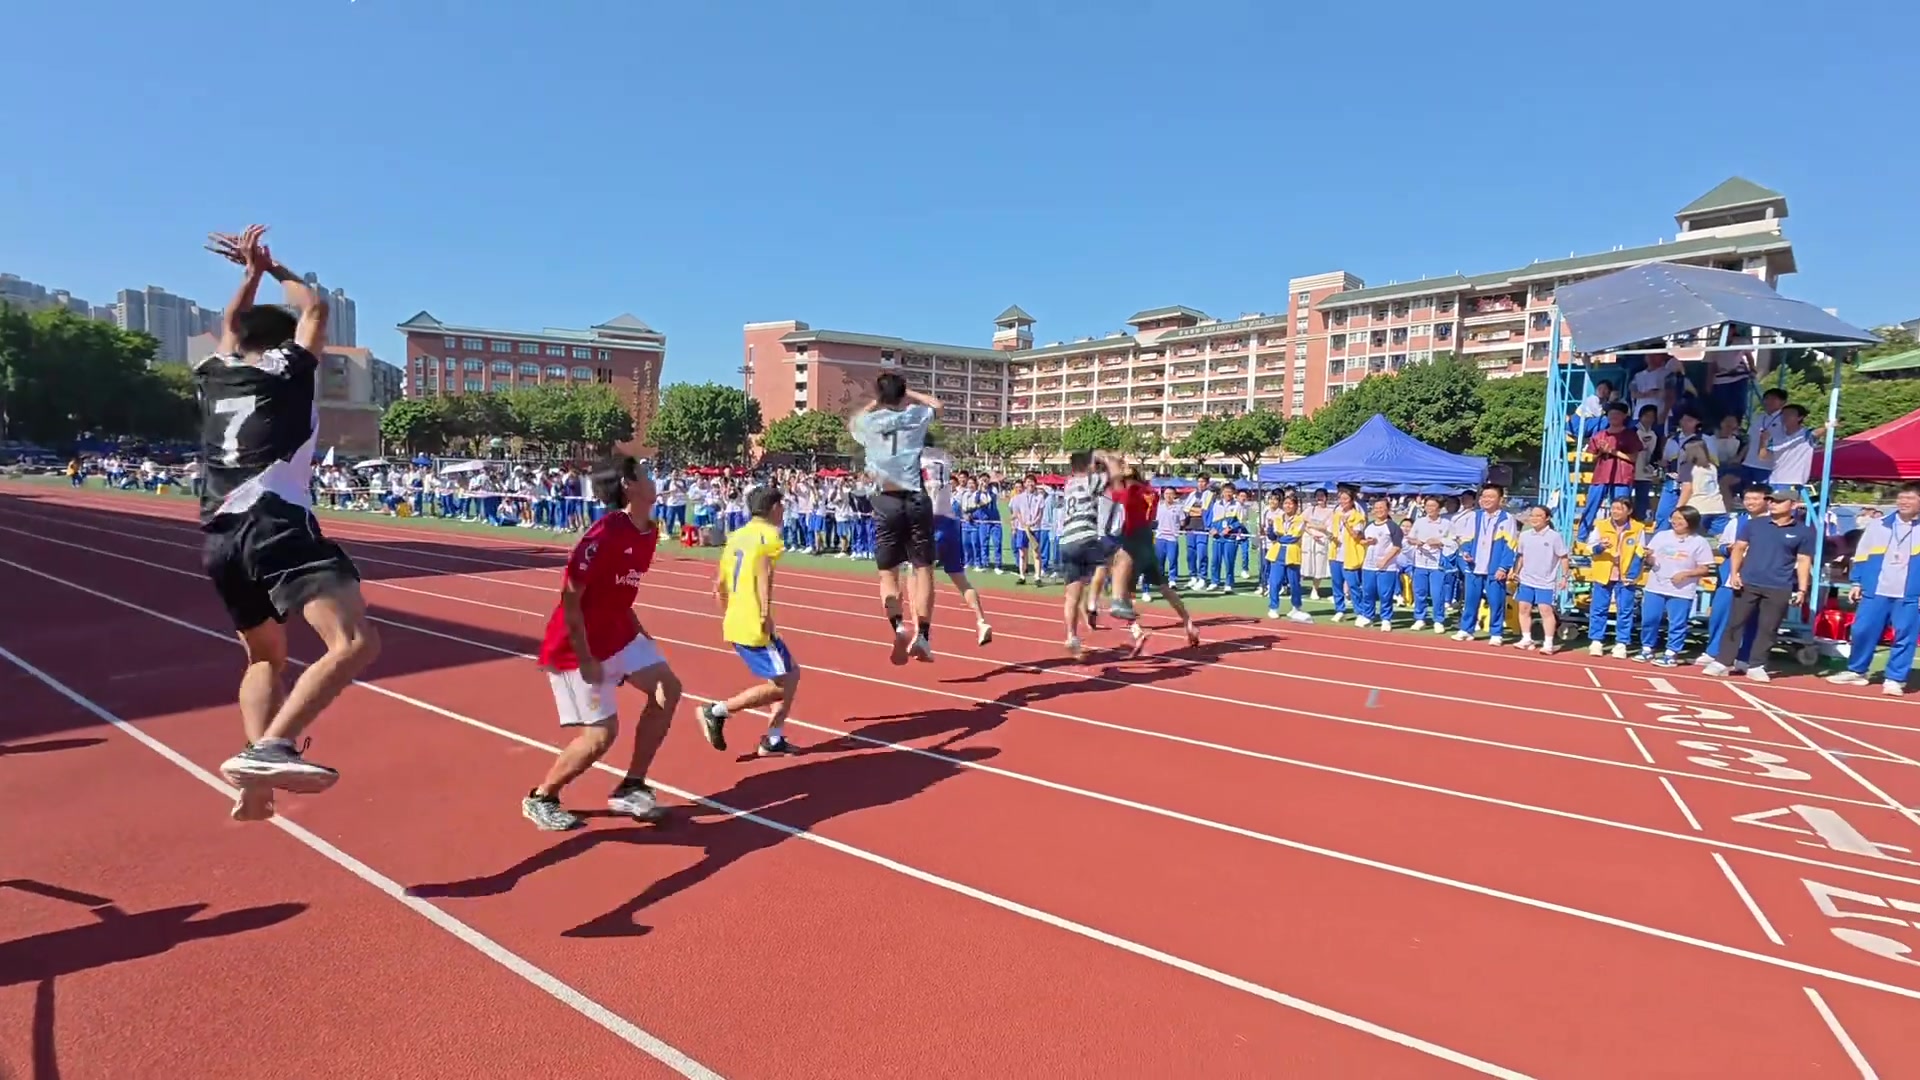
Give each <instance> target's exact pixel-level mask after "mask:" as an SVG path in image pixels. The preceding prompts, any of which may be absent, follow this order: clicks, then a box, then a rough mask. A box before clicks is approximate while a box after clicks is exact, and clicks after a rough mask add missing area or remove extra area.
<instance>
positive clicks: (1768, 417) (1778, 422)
mask: <svg viewBox="0 0 1920 1080" xmlns="http://www.w3.org/2000/svg"><path fill="white" fill-rule="evenodd" d="M1785 426H1786V421H1785V420H1782V419H1781V418H1780V414H1779V413H1777V412H1764V411H1763V412H1761V413H1760V415H1758V416H1756V417H1754V418H1753V426H1752V427H1751V428H1750V429H1748V431H1747V457H1746V460H1745V461H1743V462H1741V464H1743V465H1745V466H1746V467H1747V468H1749V469H1759V470H1760V471H1761V472H1766V471H1767V470H1768V469H1770V468H1772V467H1773V466H1772V463H1771V462H1766V461H1762V460H1760V447H1761V445H1762V444H1764V443H1766V441H1767V438H1768V436H1772V438H1773V439H1774V440H1775V441H1778V440H1779V438H1780V431H1781V429H1782V428H1784V427H1785Z"/></svg>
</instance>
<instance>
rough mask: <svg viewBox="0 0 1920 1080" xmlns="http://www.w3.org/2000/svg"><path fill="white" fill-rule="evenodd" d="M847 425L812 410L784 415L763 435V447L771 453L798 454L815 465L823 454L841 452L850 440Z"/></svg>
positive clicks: (835, 418)
mask: <svg viewBox="0 0 1920 1080" xmlns="http://www.w3.org/2000/svg"><path fill="white" fill-rule="evenodd" d="M847 438H848V434H847V422H846V420H845V419H843V418H842V417H839V416H836V415H834V414H833V413H830V412H820V411H818V410H808V411H807V412H798V413H794V414H793V415H791V416H783V417H781V418H780V419H778V420H775V421H774V422H773V423H771V424H768V425H767V429H766V431H764V432H763V433H761V436H760V448H761V449H762V450H765V451H766V452H767V453H769V454H794V455H797V456H800V457H804V458H806V459H807V461H808V464H809V465H811V464H812V463H813V461H814V459H815V458H817V457H819V456H820V455H821V454H834V453H839V452H841V447H842V445H843V444H844V442H845V441H846V440H847Z"/></svg>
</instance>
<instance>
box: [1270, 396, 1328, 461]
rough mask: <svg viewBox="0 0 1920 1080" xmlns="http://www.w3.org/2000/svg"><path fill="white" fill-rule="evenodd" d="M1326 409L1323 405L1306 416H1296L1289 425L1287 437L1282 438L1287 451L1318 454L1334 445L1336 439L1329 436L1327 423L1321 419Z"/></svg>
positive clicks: (1282, 443) (1290, 452)
mask: <svg viewBox="0 0 1920 1080" xmlns="http://www.w3.org/2000/svg"><path fill="white" fill-rule="evenodd" d="M1326 411H1327V410H1326V408H1325V406H1322V407H1321V408H1319V409H1316V410H1314V411H1313V412H1312V413H1310V414H1308V415H1306V416H1301V417H1296V418H1294V421H1293V423H1291V424H1289V425H1287V434H1286V437H1285V438H1284V439H1282V440H1281V445H1282V446H1284V447H1285V448H1286V450H1287V453H1289V454H1301V455H1311V454H1318V453H1320V452H1321V451H1323V450H1325V449H1326V448H1327V447H1329V446H1332V445H1333V443H1334V440H1333V439H1331V438H1329V437H1328V436H1327V425H1326V423H1325V421H1324V420H1322V419H1321V417H1323V416H1324V415H1325V414H1326Z"/></svg>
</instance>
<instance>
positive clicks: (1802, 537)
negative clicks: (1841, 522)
mask: <svg viewBox="0 0 1920 1080" xmlns="http://www.w3.org/2000/svg"><path fill="white" fill-rule="evenodd" d="M1797 503H1798V499H1797V497H1796V496H1795V494H1794V490H1793V489H1792V488H1791V487H1784V486H1783V487H1776V488H1774V489H1773V491H1772V492H1770V493H1769V494H1768V495H1767V516H1766V517H1764V518H1757V519H1754V520H1752V521H1748V522H1747V523H1746V524H1744V525H1742V526H1741V527H1740V531H1739V533H1738V534H1737V535H1736V536H1735V537H1734V541H1733V554H1732V556H1731V558H1730V560H1729V563H1728V567H1727V587H1728V588H1731V589H1732V590H1733V613H1732V616H1731V618H1729V619H1728V621H1727V632H1726V634H1725V635H1724V636H1723V637H1722V638H1721V639H1720V651H1719V652H1718V653H1717V654H1715V656H1714V658H1713V662H1712V663H1710V664H1708V665H1707V666H1706V667H1705V668H1704V669H1702V671H1703V673H1704V674H1707V675H1725V674H1727V673H1728V672H1729V671H1730V670H1732V666H1733V662H1734V659H1735V654H1736V653H1738V652H1739V646H1740V638H1741V635H1743V634H1744V633H1745V632H1746V628H1747V624H1748V623H1754V624H1756V625H1757V626H1758V627H1759V629H1757V630H1756V631H1755V632H1754V636H1753V652H1752V660H1751V663H1750V665H1749V666H1748V668H1747V678H1749V679H1752V680H1754V681H1755V682H1766V681H1768V679H1769V678H1771V676H1769V675H1768V674H1767V666H1766V665H1767V656H1768V654H1769V653H1771V652H1772V651H1773V643H1774V639H1775V638H1776V637H1778V636H1779V633H1780V624H1781V622H1783V621H1784V620H1785V619H1786V617H1787V610H1788V609H1789V608H1791V607H1793V606H1795V605H1797V604H1800V603H1801V602H1802V601H1804V600H1805V599H1806V596H1807V590H1808V589H1809V588H1810V587H1811V583H1812V577H1813V544H1814V527H1813V526H1811V525H1808V524H1807V523H1806V522H1804V521H1801V520H1798V519H1797V518H1796V516H1795V511H1796V509H1797V508H1798V507H1797Z"/></svg>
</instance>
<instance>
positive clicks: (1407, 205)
mask: <svg viewBox="0 0 1920 1080" xmlns="http://www.w3.org/2000/svg"><path fill="white" fill-rule="evenodd" d="M1832 7H1833V8H1834V9H1835V11H1836V12H1840V13H1842V14H1839V15H1837V16H1825V15H1819V14H1816V13H1815V5H1806V4H1799V3H1787V2H1782V0H1747V2H1745V3H1721V2H1702V3H1689V2H1687V0H1680V2H1677V3H1676V2H1673V0H1666V2H1662V3H1644V2H1641V0H1620V2H1614V3H1609V4H1551V3H1549V4H1508V5H1493V6H1484V5H1432V4H1404V3H1398V2H1393V0H1385V2H1381V3H1374V4H1367V5H1360V6H1354V5H1315V6H1313V7H1312V8H1311V9H1310V10H1296V8H1297V5H1291V4H1281V3H1269V4H1253V3H1228V2H1219V3H1208V2H1193V0H1190V2H1185V3H1172V2H1138V0H1112V2H1107V3H1089V2H1084V0H1062V2H1058V3H1053V4H1044V5H1032V4H1016V3H1010V2H1005V0H983V2H976V3H969V4H964V5H961V4H931V3H930V4H919V5H915V4H900V3H889V4H879V3H868V2H864V0H838V2H826V3H821V2H818V0H816V2H814V3H806V4H801V3H786V2H766V3H728V2H710V3H678V4H659V3H652V2H645V0H598V2H593V0H541V2H539V3H532V2H525V0H354V2H349V0H297V2H295V0H278V2H273V3H259V2H255V3H245V4H242V3H233V2H225V0H175V2H172V3H164V4H161V3H152V2H151V0H141V2H135V0H74V2H72V3H66V4H44V3H21V4H15V5H13V6H12V10H9V12H8V14H7V20H6V21H7V26H8V32H9V36H10V37H12V38H13V39H14V40H16V41H24V42H31V43H38V44H37V45H35V46H34V47H32V48H29V49H28V50H26V51H25V52H24V53H14V54H12V55H10V56H9V58H8V62H7V64H5V65H0V100H6V101H8V102H9V103H10V104H9V106H8V109H7V122H6V127H7V130H8V135H9V136H10V138H9V140H8V141H9V142H10V143H11V144H12V145H13V146H14V147H18V148H24V149H25V150H26V151H27V154H26V155H15V154H9V155H7V157H8V159H9V160H7V161H6V162H5V171H6V173H7V174H9V175H8V180H10V181H12V183H11V184H9V185H7V186H8V187H10V188H11V190H10V191H8V192H7V195H6V197H5V198H4V199H0V270H9V271H12V272H14V273H18V274H20V275H22V276H24V277H27V278H30V279H32V280H35V281H39V282H42V283H44V284H47V285H50V286H55V287H62V288H67V289H70V290H72V291H74V292H75V293H77V294H79V295H82V296H85V297H87V298H88V299H90V300H92V301H94V302H95V303H101V302H105V301H107V300H110V299H111V298H112V293H113V292H114V291H115V290H117V289H119V288H122V287H128V286H138V285H143V284H147V283H152V284H158V285H163V286H165V287H167V288H169V289H171V290H173V291H174V292H177V293H182V294H185V295H188V296H192V297H194V298H196V299H198V300H200V301H201V302H203V303H207V304H210V305H219V304H221V303H223V302H224V301H225V299H226V296H227V293H228V292H229V291H230V289H231V287H232V280H231V275H230V274H229V272H228V270H227V268H226V267H225V265H224V264H221V263H219V262H217V261H216V260H215V259H214V258H213V257H212V256H210V255H206V254H204V253H202V252H201V251H200V249H199V244H200V242H201V238H202V236H203V234H204V233H205V232H207V231H208V230H209V229H216V228H221V229H238V228H239V227H241V226H242V225H244V224H246V223H247V222H249V221H255V220H258V221H264V222H267V223H269V224H271V225H272V226H273V230H274V231H273V239H274V240H275V251H276V253H277V254H279V255H280V257H281V258H282V259H284V260H285V261H286V262H288V263H289V264H290V265H291V266H293V267H294V268H295V269H298V270H302V271H305V270H315V271H317V272H319V273H320V275H321V277H322V278H323V279H324V280H325V281H326V282H327V283H328V284H330V285H336V286H341V287H344V288H346V289H347V291H348V292H349V294H351V295H352V296H354V297H355V298H356V299H357V300H358V302H359V320H360V337H361V344H363V345H370V346H372V347H373V348H374V349H375V351H376V352H378V353H380V354H382V355H384V356H386V357H389V358H391V357H394V356H397V355H398V354H399V342H400V338H399V335H398V334H397V333H394V332H393V331H392V330H391V329H390V328H391V327H392V326H393V324H395V323H397V322H399V321H400V320H402V319H405V318H406V317H408V316H409V315H412V314H413V313H414V312H415V311H417V310H420V309H422V308H424V309H427V310H430V311H432V312H433V313H434V314H435V315H436V316H438V317H440V318H441V319H443V320H446V321H449V322H458V323H469V324H482V325H489V326H501V327H539V326H575V327H578V326H585V325H589V324H591V323H594V322H598V321H601V320H603V319H606V318H609V317H611V316H613V315H616V314H619V313H621V312H623V311H630V312H632V313H634V314H636V315H639V316H640V317H641V318H643V319H646V320H647V321H648V322H650V323H652V324H653V325H654V326H655V327H657V328H659V329H661V330H663V331H665V332H666V333H667V334H668V336H669V345H668V368H667V376H668V378H669V379H670V380H680V379H693V380H702V379H707V378H716V379H723V380H727V381H731V380H732V379H733V378H735V377H736V376H734V375H733V368H734V367H735V366H736V365H737V364H738V363H739V362H740V328H741V324H742V323H745V322H748V321H756V320H764V319H778V318H798V319H802V320H805V321H808V322H810V323H812V324H813V325H814V326H815V327H832V328H839V329H849V330H864V331H869V332H882V333H896V334H901V335H903V336H909V337H915V338H921V339H931V340H936V341H951V342H957V343H980V344H984V343H985V342H986V340H987V337H988V335H989V334H990V332H991V329H992V328H991V325H990V322H991V319H992V318H993V316H994V315H995V314H997V313H998V312H999V311H1000V310H1001V309H1002V308H1004V307H1005V306H1006V305H1008V304H1009V303H1018V304H1020V305H1021V306H1023V307H1025V308H1026V309H1027V310H1028V311H1030V312H1032V313H1033V314H1034V316H1035V317H1036V318H1037V319H1038V320H1039V326H1038V327H1037V328H1036V334H1037V335H1038V336H1039V338H1040V339H1041V340H1042V341H1047V340H1054V339H1061V338H1068V339H1070V338H1073V337H1078V336H1081V335H1085V334H1096V333H1102V332H1106V331H1110V330H1116V329H1120V328H1121V322H1122V320H1123V319H1125V318H1126V316H1127V315H1129V314H1130V313H1132V312H1133V311H1135V310H1138V309H1140V308H1144V307H1151V306H1156V305H1160V304H1169V303H1183V304H1188V305H1192V306H1195V307H1199V308H1201V309H1203V310H1206V311H1208V312H1211V313H1213V314H1216V315H1229V316H1230V315H1236V314H1239V313H1240V312H1242V311H1261V310H1276V309H1278V308H1279V307H1280V306H1281V305H1282V304H1283V303H1284V301H1285V294H1286V279H1287V278H1288V277H1289V276H1293V275H1299V274H1306V273H1314V272H1318V271H1322V270H1328V269H1335V268H1340V269H1345V270H1348V271H1351V272H1353V273H1356V274H1358V275H1360V276H1361V277H1363V278H1365V279H1366V280H1367V281H1368V282H1369V283H1370V284H1383V283H1385V282H1386V281H1388V280H1389V279H1394V278H1399V279H1407V278H1414V277H1419V276H1421V275H1422V274H1444V273H1451V272H1453V271H1456V270H1460V271H1465V272H1467V273H1474V272H1482V271H1488V270H1496V269H1504V268H1506V267H1509V266H1514V265H1518V264H1521V263H1524V262H1527V261H1529V260H1531V259H1535V258H1557V257H1563V256H1566V255H1568V254H1571V253H1575V252H1578V253H1587V252H1591V251H1596V250H1604V249H1606V248H1610V247H1612V246H1614V245H1616V244H1627V245H1631V244H1641V243H1650V242H1652V241H1654V240H1655V239H1656V238H1658V237H1661V236H1663V235H1664V236H1668V237H1670V236H1671V234H1672V232H1673V229H1674V226H1673V223H1672V220H1671V214H1672V211H1673V210H1674V209H1676V208H1678V207H1679V206H1681V205H1682V204H1684V203H1686V202H1687V201H1689V200H1690V199H1692V198H1694V197H1695V196H1697V195H1699V194H1701V193H1702V192H1704V191H1706V190H1707V189H1708V188H1710V187H1712V186H1713V185H1714V184H1716V183H1718V182H1719V181H1720V180H1722V179H1724V178H1725V177H1727V176H1728V175H1732V174H1739V175H1743V176H1746V177H1749V178H1751V179H1753V180H1755V181H1758V182H1760V183H1762V184H1766V185H1768V186H1770V187H1774V188H1777V189H1779V190H1781V191H1783V192H1785V193H1786V194H1787V196H1788V198H1789V200H1790V204H1791V211H1792V216H1791V218H1790V219H1789V220H1788V222H1787V232H1788V235H1789V236H1791V237H1792V238H1793V239H1794V241H1795V243H1796V246H1797V248H1798V251H1799V262H1800V266H1801V268H1802V272H1801V273H1800V274H1799V275H1798V276H1797V277H1793V278H1789V279H1787V283H1786V291H1788V292H1789V293H1791V294H1793V295H1796V296H1800V297H1803V298H1806V299H1809V300H1813V301H1816V302H1818V303H1820V304H1822V305H1825V306H1833V307H1837V308H1839V309H1840V312H1841V314H1842V315H1843V316H1844V317H1847V318H1849V319H1850V320H1852V321H1856V322H1862V323H1868V324H1872V323H1879V322H1887V321H1891V320H1896V319H1908V318H1914V317H1916V316H1920V264H1917V263H1916V253H1917V252H1920V181H1916V180H1915V177H1916V176H1920V170H1917V169H1916V168H1915V166H1916V158H1920V127H1916V122H1915V119H1914V116H1915V114H1914V105H1915V103H1916V102H1920V67H1917V66H1916V65H1915V64H1914V63H1913V62H1912V59H1913V55H1914V54H1913V52H1912V43H1913V42H1914V41H1916V40H1920V8H1916V7H1915V5H1912V4H1911V3H1891V2H1868V3H1848V4H1840V5H1833V6H1832Z"/></svg>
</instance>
